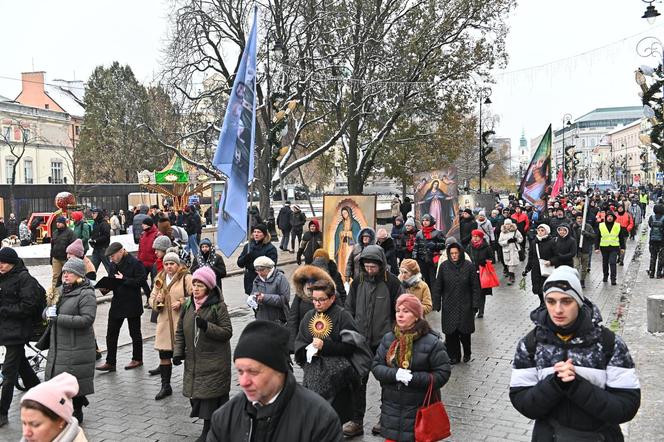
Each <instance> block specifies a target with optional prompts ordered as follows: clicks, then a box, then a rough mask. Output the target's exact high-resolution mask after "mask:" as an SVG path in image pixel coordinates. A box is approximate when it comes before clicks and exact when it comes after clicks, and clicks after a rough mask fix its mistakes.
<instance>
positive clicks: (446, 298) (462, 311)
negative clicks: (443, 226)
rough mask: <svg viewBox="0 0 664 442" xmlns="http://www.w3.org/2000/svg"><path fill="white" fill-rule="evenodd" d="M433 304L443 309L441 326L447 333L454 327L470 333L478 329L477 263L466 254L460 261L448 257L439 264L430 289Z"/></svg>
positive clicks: (452, 331) (478, 283)
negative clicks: (476, 315) (468, 259)
mask: <svg viewBox="0 0 664 442" xmlns="http://www.w3.org/2000/svg"><path fill="white" fill-rule="evenodd" d="M431 292H432V293H431V298H432V301H433V308H434V310H436V311H440V312H441V314H440V318H441V330H442V331H443V333H445V334H452V333H454V332H455V331H457V330H458V331H459V332H461V333H465V334H470V333H473V332H474V331H475V312H474V309H476V308H479V305H480V296H481V289H480V278H479V276H478V275H477V270H476V269H475V265H474V264H473V263H471V262H468V261H466V260H465V259H464V258H463V256H461V260H460V262H458V263H453V262H452V260H451V259H450V257H449V252H448V257H447V260H446V261H445V262H443V263H442V264H441V265H440V267H439V268H438V274H437V276H436V282H435V283H434V285H433V290H432V291H431Z"/></svg>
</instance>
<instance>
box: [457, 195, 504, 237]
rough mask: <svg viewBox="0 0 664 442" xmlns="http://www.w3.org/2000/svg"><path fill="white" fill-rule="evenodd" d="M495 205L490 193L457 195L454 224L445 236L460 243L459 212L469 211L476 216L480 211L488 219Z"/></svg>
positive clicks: (493, 196)
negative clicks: (451, 237)
mask: <svg viewBox="0 0 664 442" xmlns="http://www.w3.org/2000/svg"><path fill="white" fill-rule="evenodd" d="M497 203H498V202H497V201H496V197H495V195H493V194H492V193H468V194H464V195H459V197H458V198H457V213H456V217H455V218H454V224H453V225H452V228H451V229H450V230H449V232H447V235H446V236H448V237H449V236H453V237H455V238H456V239H457V240H459V241H461V236H460V235H459V217H460V215H459V213H460V212H462V211H464V210H466V209H470V210H472V211H473V214H474V215H475V216H477V214H478V213H479V212H480V211H484V213H485V214H486V216H487V217H488V216H489V215H490V214H491V211H492V210H493V209H495V207H496V204H497Z"/></svg>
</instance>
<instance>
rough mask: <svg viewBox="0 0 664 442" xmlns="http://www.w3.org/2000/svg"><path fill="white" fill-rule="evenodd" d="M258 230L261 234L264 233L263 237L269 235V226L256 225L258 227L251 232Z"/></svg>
mask: <svg viewBox="0 0 664 442" xmlns="http://www.w3.org/2000/svg"><path fill="white" fill-rule="evenodd" d="M256 229H258V230H260V231H261V232H263V235H267V226H266V225H265V224H256V225H255V226H254V228H253V229H251V230H252V231H253V230H256Z"/></svg>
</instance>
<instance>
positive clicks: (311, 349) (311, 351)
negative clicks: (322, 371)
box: [305, 342, 318, 364]
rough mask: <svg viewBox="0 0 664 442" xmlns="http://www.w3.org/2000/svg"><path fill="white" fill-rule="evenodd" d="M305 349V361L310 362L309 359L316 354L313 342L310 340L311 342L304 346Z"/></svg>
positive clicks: (316, 350)
mask: <svg viewBox="0 0 664 442" xmlns="http://www.w3.org/2000/svg"><path fill="white" fill-rule="evenodd" d="M305 350H306V351H307V362H308V363H310V364H311V361H313V359H314V356H315V355H316V353H318V349H317V348H316V347H314V343H313V342H312V343H311V344H309V345H307V346H306V347H305Z"/></svg>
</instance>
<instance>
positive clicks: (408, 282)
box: [401, 273, 422, 289]
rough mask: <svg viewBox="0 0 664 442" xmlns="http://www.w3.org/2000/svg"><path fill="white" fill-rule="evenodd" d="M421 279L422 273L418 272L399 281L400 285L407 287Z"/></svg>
mask: <svg viewBox="0 0 664 442" xmlns="http://www.w3.org/2000/svg"><path fill="white" fill-rule="evenodd" d="M421 280H422V274H421V273H418V274H417V275H413V276H411V277H410V278H408V279H406V280H404V281H401V285H403V286H404V288H407V289H408V288H411V287H413V286H414V285H416V284H417V283H419V282H420V281H421Z"/></svg>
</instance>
